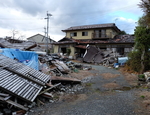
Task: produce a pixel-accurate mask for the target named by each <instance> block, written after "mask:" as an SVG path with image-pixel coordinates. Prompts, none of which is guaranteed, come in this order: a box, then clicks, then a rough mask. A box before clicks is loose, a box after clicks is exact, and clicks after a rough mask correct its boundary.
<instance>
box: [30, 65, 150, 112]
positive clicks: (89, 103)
mask: <svg viewBox="0 0 150 115" xmlns="http://www.w3.org/2000/svg"><path fill="white" fill-rule="evenodd" d="M92 67H93V69H92V70H79V72H78V73H71V74H70V75H71V76H72V77H73V78H77V79H80V80H83V79H85V78H89V77H92V79H91V80H90V81H88V82H87V83H84V84H82V85H83V86H85V88H84V91H83V92H80V93H78V92H77V93H75V94H63V95H61V96H60V97H59V101H58V102H57V103H52V104H51V103H48V104H46V105H45V106H43V107H37V108H35V110H36V111H35V112H32V113H29V115H37V114H38V115H149V114H150V91H149V89H148V88H147V87H146V85H141V86H138V79H137V74H135V73H128V72H126V71H125V70H124V69H123V68H119V70H115V69H113V68H112V69H109V68H107V67H102V66H92Z"/></svg>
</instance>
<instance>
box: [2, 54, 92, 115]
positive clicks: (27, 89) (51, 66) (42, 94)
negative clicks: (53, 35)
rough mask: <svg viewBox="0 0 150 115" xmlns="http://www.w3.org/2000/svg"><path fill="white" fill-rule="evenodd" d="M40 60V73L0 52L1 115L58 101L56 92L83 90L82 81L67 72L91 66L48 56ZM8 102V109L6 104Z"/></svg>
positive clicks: (29, 109)
mask: <svg viewBox="0 0 150 115" xmlns="http://www.w3.org/2000/svg"><path fill="white" fill-rule="evenodd" d="M65 61H66V60H65ZM40 63H41V65H42V69H41V70H40V71H41V72H40V71H38V70H35V69H32V68H30V67H28V66H27V65H24V64H23V63H20V62H18V61H17V60H13V59H10V58H8V57H5V56H3V55H1V54H0V73H1V74H0V103H4V104H2V105H1V104H0V112H1V113H2V114H6V113H9V114H14V115H17V114H25V113H27V112H28V111H31V110H32V108H33V107H34V106H40V105H44V103H47V102H50V103H54V102H55V101H57V99H56V95H63V94H65V93H69V94H74V93H76V92H78V91H82V90H83V88H84V87H83V86H82V85H81V83H82V81H81V80H78V79H76V78H72V77H71V76H70V73H71V72H78V70H90V69H92V68H91V66H84V65H82V64H79V63H75V62H72V61H67V62H63V61H61V59H60V60H57V59H53V58H51V57H50V56H47V55H44V56H42V57H40ZM42 71H44V73H43V72H42ZM52 75H53V76H52ZM8 104H9V105H10V106H11V108H8V107H7V105H8Z"/></svg>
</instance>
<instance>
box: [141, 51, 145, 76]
mask: <svg viewBox="0 0 150 115" xmlns="http://www.w3.org/2000/svg"><path fill="white" fill-rule="evenodd" d="M144 55H145V49H144V50H143V51H142V55H141V70H140V74H142V73H143V72H144V69H145V67H144Z"/></svg>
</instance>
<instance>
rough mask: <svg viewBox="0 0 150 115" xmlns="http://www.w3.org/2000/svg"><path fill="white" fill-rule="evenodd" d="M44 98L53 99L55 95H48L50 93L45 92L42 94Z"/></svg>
mask: <svg viewBox="0 0 150 115" xmlns="http://www.w3.org/2000/svg"><path fill="white" fill-rule="evenodd" d="M42 96H43V97H46V98H52V97H53V95H52V94H51V93H48V92H45V93H43V94H42Z"/></svg>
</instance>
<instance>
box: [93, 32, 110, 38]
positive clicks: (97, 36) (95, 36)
mask: <svg viewBox="0 0 150 115" xmlns="http://www.w3.org/2000/svg"><path fill="white" fill-rule="evenodd" d="M107 38H112V33H107V34H106V33H105V34H102V33H100V32H99V33H92V39H107Z"/></svg>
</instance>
